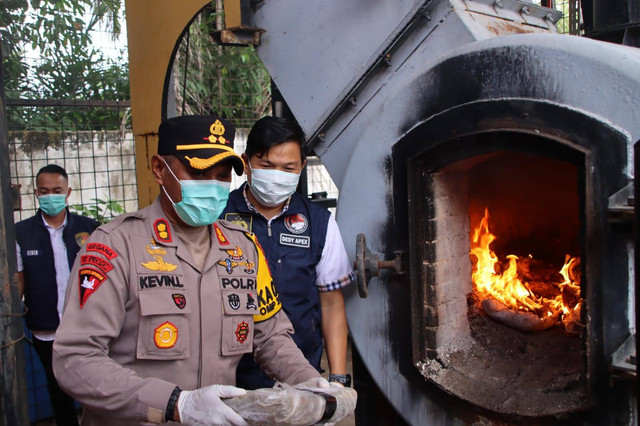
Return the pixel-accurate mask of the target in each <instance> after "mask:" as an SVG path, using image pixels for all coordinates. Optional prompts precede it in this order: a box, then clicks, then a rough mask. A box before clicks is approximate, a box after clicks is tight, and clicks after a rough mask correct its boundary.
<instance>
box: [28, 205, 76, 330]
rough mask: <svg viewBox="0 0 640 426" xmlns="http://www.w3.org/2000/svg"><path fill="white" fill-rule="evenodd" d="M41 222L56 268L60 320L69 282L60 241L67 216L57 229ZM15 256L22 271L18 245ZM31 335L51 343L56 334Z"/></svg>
mask: <svg viewBox="0 0 640 426" xmlns="http://www.w3.org/2000/svg"><path fill="white" fill-rule="evenodd" d="M42 222H43V223H44V226H45V227H46V228H47V231H49V237H50V239H51V248H52V249H53V264H54V266H55V268H56V284H57V286H58V305H57V309H58V318H62V309H63V308H64V295H65V292H66V291H67V282H68V281H69V273H70V271H69V262H68V260H67V246H66V245H65V244H64V241H63V240H62V232H63V231H64V227H65V226H67V216H66V215H65V218H64V222H63V223H62V225H60V226H59V227H57V228H54V227H53V226H51V225H49V223H48V222H47V221H46V220H45V218H44V216H42ZM16 254H17V257H18V272H22V271H23V270H24V266H23V264H22V256H21V254H20V245H19V244H18V243H16ZM33 335H34V336H36V337H37V338H38V339H40V340H44V341H51V340H53V339H54V338H55V336H56V332H55V331H52V332H41V331H38V330H35V331H33Z"/></svg>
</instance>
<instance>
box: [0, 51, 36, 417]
mask: <svg viewBox="0 0 640 426" xmlns="http://www.w3.org/2000/svg"><path fill="white" fill-rule="evenodd" d="M6 117H7V116H6V110H5V102H4V80H3V79H2V53H0V426H13V425H26V424H29V407H28V405H27V402H28V398H27V380H26V370H25V356H24V343H23V338H24V329H23V326H22V316H21V315H20V313H21V312H22V308H21V304H20V300H19V295H18V285H17V282H16V280H15V278H14V276H15V272H16V245H15V244H16V243H15V230H14V226H13V202H12V197H11V180H10V179H11V174H10V172H9V142H8V135H7V118H6Z"/></svg>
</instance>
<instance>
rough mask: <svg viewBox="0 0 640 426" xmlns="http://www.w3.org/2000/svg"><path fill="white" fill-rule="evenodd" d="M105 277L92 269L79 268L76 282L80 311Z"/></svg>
mask: <svg viewBox="0 0 640 426" xmlns="http://www.w3.org/2000/svg"><path fill="white" fill-rule="evenodd" d="M106 279H107V277H106V275H104V274H103V273H102V272H100V271H97V270H95V269H93V268H80V270H79V271H78V282H79V284H80V286H79V289H80V309H82V307H83V306H84V304H85V303H86V302H87V300H88V299H89V296H91V295H92V294H93V293H94V292H95V291H96V290H97V289H98V287H100V285H101V284H102V283H103V282H104V280H106Z"/></svg>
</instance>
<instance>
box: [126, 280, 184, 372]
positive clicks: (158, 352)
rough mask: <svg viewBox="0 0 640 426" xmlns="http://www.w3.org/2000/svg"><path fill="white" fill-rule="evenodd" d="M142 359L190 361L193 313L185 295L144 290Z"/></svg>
mask: <svg viewBox="0 0 640 426" xmlns="http://www.w3.org/2000/svg"><path fill="white" fill-rule="evenodd" d="M139 302H140V324H139V326H138V345H137V350H136V355H137V358H138V359H158V360H175V359H185V358H189V356H190V353H189V352H190V351H189V314H190V313H191V307H190V306H189V305H188V304H187V303H186V298H185V295H184V293H181V292H177V291H164V290H156V291H143V292H140V293H139Z"/></svg>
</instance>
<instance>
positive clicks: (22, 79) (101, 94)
mask: <svg viewBox="0 0 640 426" xmlns="http://www.w3.org/2000/svg"><path fill="white" fill-rule="evenodd" d="M3 6H4V7H3V8H2V9H0V37H1V38H2V58H3V64H2V65H3V67H2V68H3V78H4V90H5V96H6V98H8V99H74V100H127V99H129V84H128V64H127V62H126V55H124V54H123V55H122V56H121V57H119V58H113V57H107V56H106V55H105V54H104V53H103V52H101V51H100V50H99V49H97V48H96V47H95V45H94V40H93V38H92V37H93V36H94V35H95V34H96V31H97V30H98V29H99V27H100V25H102V26H108V27H109V30H110V32H111V33H112V34H113V36H114V37H117V35H118V34H119V32H120V29H121V22H122V19H123V9H122V7H123V6H122V3H121V0H100V1H97V2H94V1H92V0H4V1H3ZM123 53H124V52H123ZM29 115H30V117H33V116H35V117H36V120H39V121H40V123H37V124H36V125H37V126H48V125H49V126H51V125H53V124H54V123H59V122H61V120H63V119H67V120H71V121H72V122H77V121H78V117H73V116H71V117H60V116H56V114H51V113H50V112H47V113H45V112H42V111H41V112H40V113H37V111H36V114H33V112H30V114H29ZM83 116H84V118H85V119H86V120H87V121H90V122H95V121H99V120H96V119H95V118H96V117H91V113H89V115H87V114H86V113H85V114H83ZM11 118H12V119H14V120H16V121H17V122H18V125H19V122H20V120H26V117H19V116H13V117H11ZM98 118H99V117H98ZM31 124H32V125H33V123H31ZM78 124H80V123H78Z"/></svg>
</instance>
